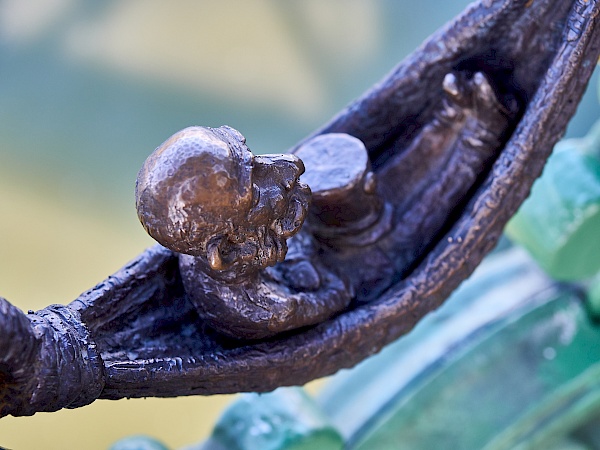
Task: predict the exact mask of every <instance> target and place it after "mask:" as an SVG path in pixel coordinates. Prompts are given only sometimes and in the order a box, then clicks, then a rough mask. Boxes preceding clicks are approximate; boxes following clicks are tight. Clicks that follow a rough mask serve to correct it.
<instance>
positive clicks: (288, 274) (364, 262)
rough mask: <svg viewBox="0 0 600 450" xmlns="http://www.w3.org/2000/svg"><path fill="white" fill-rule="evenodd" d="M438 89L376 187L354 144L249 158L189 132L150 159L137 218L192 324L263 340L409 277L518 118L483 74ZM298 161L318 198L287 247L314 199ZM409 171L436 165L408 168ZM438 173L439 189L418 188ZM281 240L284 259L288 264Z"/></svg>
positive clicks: (240, 142) (203, 131)
mask: <svg viewBox="0 0 600 450" xmlns="http://www.w3.org/2000/svg"><path fill="white" fill-rule="evenodd" d="M443 87H444V94H445V96H444V97H443V99H442V101H441V105H440V106H439V107H438V108H436V111H435V113H434V119H433V121H432V122H431V124H428V125H427V126H426V127H424V128H423V130H421V131H420V133H419V134H418V135H417V136H416V137H415V139H414V140H413V142H412V144H411V148H410V149H408V150H407V153H408V154H409V155H410V156H409V158H406V157H404V156H403V155H397V156H394V157H393V158H391V159H390V161H388V162H387V164H386V166H385V168H383V169H382V170H381V171H380V172H379V174H378V176H376V175H375V174H374V173H373V172H372V170H371V168H370V162H369V159H368V153H367V150H366V148H365V147H364V145H363V144H362V142H360V141H359V140H358V139H356V138H354V137H352V136H349V135H346V134H324V135H321V136H317V137H315V138H313V139H311V140H309V141H308V142H306V143H305V144H304V145H302V146H301V147H299V148H298V150H297V151H296V154H295V155H265V156H258V157H254V156H253V155H252V153H251V152H250V150H249V149H248V147H247V146H246V144H245V138H244V137H243V136H242V135H241V133H239V132H238V131H236V130H234V129H232V128H230V127H220V128H216V129H212V128H204V127H190V128H186V129H185V130H182V131H180V132H178V133H176V134H175V135H174V136H172V137H171V138H169V139H168V140H167V141H166V142H165V143H164V144H163V145H161V146H160V147H158V148H157V149H156V150H155V152H154V153H153V154H152V155H150V156H149V157H148V159H147V160H146V162H145V164H144V166H143V167H142V169H141V170H140V173H139V175H138V180H137V185H136V205H137V209H138V215H139V218H140V221H141V222H142V224H143V225H144V227H145V228H146V230H147V231H148V233H150V235H151V236H153V237H154V238H155V239H156V240H157V241H158V242H159V243H160V244H162V245H164V246H165V247H167V248H169V249H170V250H173V251H174V252H178V253H181V254H180V255H179V268H180V271H181V274H182V281H183V285H184V287H185V290H186V293H187V295H188V296H189V298H190V300H191V301H192V303H193V304H194V306H195V307H196V309H197V310H198V313H199V315H200V317H201V318H202V319H203V320H206V321H207V323H209V324H210V325H211V326H212V327H213V328H215V329H217V330H218V331H219V332H221V333H224V334H226V335H229V336H232V337H237V338H243V339H262V338H266V337H270V336H273V335H276V334H278V333H280V332H283V331H289V330H293V329H296V328H301V327H304V326H308V325H314V324H316V323H319V322H322V321H324V320H326V319H329V318H331V317H332V316H333V315H335V314H336V313H339V312H341V311H342V310H343V309H344V308H345V307H346V306H348V304H349V303H350V301H351V300H352V299H353V298H354V299H355V300H356V301H358V302H365V301H367V300H369V299H373V298H376V297H377V296H379V295H380V294H381V293H382V292H383V291H384V290H385V289H387V288H388V287H389V286H390V284H392V283H393V281H394V279H398V278H400V277H401V276H402V275H403V274H404V273H405V272H406V271H408V270H409V269H410V266H411V264H413V262H414V261H415V260H416V259H417V258H418V257H419V256H420V255H421V253H422V252H423V251H424V249H425V248H427V246H428V245H429V243H430V242H431V241H432V240H433V239H435V238H436V236H437V235H438V233H439V232H440V230H441V229H442V227H443V225H444V223H445V222H446V221H447V220H448V217H449V216H450V215H451V211H452V209H453V208H455V207H456V205H457V204H458V203H460V201H461V199H462V198H463V197H464V196H465V195H466V194H467V192H468V191H469V190H470V189H471V188H472V186H473V185H474V183H475V182H476V180H477V177H478V176H479V174H480V173H481V172H482V171H483V170H486V168H487V166H488V165H489V162H490V161H492V160H493V158H494V157H495V156H496V152H497V150H498V149H499V148H500V145H501V142H502V136H503V134H504V133H505V132H506V130H507V129H508V128H509V126H510V125H511V123H510V121H511V120H512V119H513V118H514V115H515V114H516V113H517V111H518V105H517V104H516V100H515V98H514V96H513V95H512V93H508V94H507V95H506V96H505V98H503V102H504V103H503V102H502V101H501V100H499V99H498V98H497V95H496V93H495V92H494V88H493V87H492V86H491V84H490V82H489V80H488V79H487V77H486V76H485V75H484V74H483V73H481V72H476V73H475V74H473V75H472V76H470V77H468V76H467V75H466V74H464V73H460V74H454V73H449V74H447V75H446V76H445V77H444V82H443ZM298 156H300V157H301V158H302V159H304V160H306V161H307V162H308V163H309V172H308V174H307V175H308V180H309V184H310V185H311V187H313V189H315V191H316V193H315V194H316V195H315V202H314V204H313V205H312V209H311V212H312V214H311V218H310V219H309V225H308V227H307V228H308V229H306V228H305V230H304V233H302V235H301V236H299V237H297V238H292V236H294V235H296V233H298V232H299V231H300V227H301V226H302V223H303V222H304V218H305V215H306V211H307V209H308V198H309V195H310V190H309V189H308V187H307V186H306V185H305V184H303V183H301V182H299V180H298V178H299V177H300V175H301V174H302V173H303V172H304V165H303V163H302V161H301V160H300V159H298ZM407 159H408V160H407ZM419 159H428V160H430V161H435V162H436V165H435V166H434V167H427V168H423V171H428V173H423V172H418V171H414V170H411V169H412V168H413V167H414V166H415V163H414V162H412V163H411V160H413V161H414V160H419ZM434 172H435V176H436V177H437V178H438V179H441V180H442V182H441V183H438V184H443V187H442V188H441V189H440V188H439V187H434V186H436V185H435V184H433V183H431V184H428V183H427V182H426V181H427V176H428V175H429V176H431V174H433V173H434ZM377 178H379V179H381V180H382V182H381V183H379V187H378V183H377V181H376V180H377ZM440 191H441V193H442V194H443V195H440ZM434 197H437V199H436V198H434ZM415 220H417V221H418V224H415V223H414V222H415ZM288 238H292V239H291V240H290V245H291V246H292V248H293V254H294V257H293V258H288V259H287V260H285V257H286V253H287V251H288V249H287V245H286V239H288ZM284 260H285V263H284ZM276 263H282V264H279V265H276ZM269 266H274V267H272V268H269ZM355 293H356V296H355Z"/></svg>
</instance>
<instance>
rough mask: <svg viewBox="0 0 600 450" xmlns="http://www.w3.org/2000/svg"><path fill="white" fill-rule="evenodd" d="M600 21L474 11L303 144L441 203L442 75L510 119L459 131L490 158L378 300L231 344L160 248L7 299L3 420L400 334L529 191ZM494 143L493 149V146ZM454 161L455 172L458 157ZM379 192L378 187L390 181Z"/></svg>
mask: <svg viewBox="0 0 600 450" xmlns="http://www.w3.org/2000/svg"><path fill="white" fill-rule="evenodd" d="M599 12H600V4H599V3H598V2H597V1H594V0H590V1H584V0H571V1H562V0H561V1H557V0H539V1H534V2H531V1H530V0H496V1H487V0H485V1H481V2H479V3H476V4H474V5H472V6H470V7H469V8H468V9H467V10H466V11H465V13H463V14H462V15H461V16H460V17H458V18H457V19H456V20H455V21H454V22H452V23H450V24H449V25H448V26H447V27H446V28H445V29H444V30H443V31H441V32H440V33H438V34H436V35H434V36H433V37H432V38H431V39H430V40H429V41H427V42H426V43H425V44H424V45H423V46H422V47H421V48H420V49H419V50H418V51H417V52H415V54H413V55H412V56H410V57H408V58H407V59H406V60H405V61H404V62H403V63H401V64H400V65H399V66H398V67H397V68H396V69H395V71H394V72H393V73H391V74H390V75H389V76H388V77H387V78H386V79H385V80H384V81H383V82H382V83H380V84H378V85H377V86H375V87H374V88H373V89H372V90H371V91H369V92H368V93H367V94H366V95H365V96H364V97H362V98H361V99H359V100H358V101H356V102H354V103H353V104H352V105H351V106H350V107H349V108H348V109H347V110H345V111H343V112H342V113H341V114H340V115H339V116H338V117H336V118H335V119H334V120H333V121H332V122H330V123H329V124H328V125H326V126H325V127H323V128H322V129H321V130H319V131H318V132H317V133H315V135H313V136H312V137H315V136H317V135H323V134H330V133H343V134H347V135H351V136H354V137H355V138H357V139H359V140H360V141H361V142H362V143H363V144H364V146H365V148H366V149H367V152H368V155H369V162H370V164H371V165H372V168H373V173H374V174H375V176H377V177H378V178H380V179H381V178H382V177H383V178H385V176H384V175H385V173H386V171H387V170H388V169H387V167H388V166H389V163H390V162H391V161H394V159H405V160H406V161H410V160H412V161H413V163H410V164H408V165H407V166H406V167H407V168H408V169H407V170H406V171H405V173H408V174H409V175H410V174H414V176H415V178H414V180H415V182H417V184H418V182H420V181H421V180H422V181H423V185H424V186H425V187H431V190H429V189H424V190H423V189H419V186H416V185H415V186H412V187H411V189H410V192H420V193H421V194H422V195H423V197H419V195H417V197H416V198H423V199H424V198H426V197H427V196H428V197H429V198H430V199H434V200H436V201H437V200H438V199H441V198H443V196H442V194H443V193H444V192H445V190H444V186H446V185H447V184H445V183H446V182H445V181H444V180H446V181H447V180H449V179H450V177H451V176H452V173H447V174H446V177H445V178H443V179H438V178H437V177H436V169H435V164H436V162H439V161H443V160H444V158H443V157H442V158H440V159H437V158H436V156H439V155H428V156H424V158H425V159H422V158H419V157H417V156H416V155H418V154H419V152H418V151H417V150H418V149H419V148H421V147H419V146H414V145H413V142H416V139H419V136H423V137H424V136H426V134H423V131H424V130H426V129H427V127H428V126H430V125H431V124H434V123H435V120H438V119H439V113H437V112H436V111H439V105H440V103H441V100H440V99H441V98H442V96H443V95H444V94H443V92H444V86H445V85H446V91H447V92H448V91H449V93H450V94H452V92H453V88H452V84H453V83H452V80H451V79H450V80H447V81H446V82H444V79H445V78H446V77H447V76H448V74H454V76H455V77H456V78H457V80H459V85H462V84H461V83H463V81H460V80H463V78H462V77H464V79H465V80H467V81H468V80H477V77H476V76H475V74H476V73H478V72H482V73H483V74H485V76H486V77H487V78H488V79H489V80H490V84H491V85H492V86H493V88H494V89H495V91H496V94H495V95H496V97H497V98H498V99H499V101H500V103H501V104H503V105H504V106H503V108H504V110H506V111H505V112H507V113H508V114H504V115H503V116H502V117H499V116H497V115H496V116H495V117H496V118H495V119H493V121H494V124H495V121H496V120H499V119H501V120H503V121H504V123H503V125H502V126H501V127H499V128H498V129H497V130H495V131H494V132H493V133H492V134H491V136H490V139H489V140H486V139H480V140H481V142H482V145H483V146H482V147H481V146H479V143H478V142H476V141H473V142H469V141H468V139H464V140H463V138H464V137H465V136H463V137H461V135H460V133H459V134H458V135H456V134H455V142H462V144H460V145H463V146H464V149H465V150H466V151H467V153H466V154H469V153H468V152H469V151H472V150H474V149H476V148H480V149H481V150H483V152H482V153H480V154H479V153H477V154H476V155H477V156H478V157H482V158H483V159H482V161H483V162H484V164H483V165H482V166H479V167H478V168H477V169H476V171H475V172H474V173H472V174H471V175H469V176H468V177H466V179H467V182H466V183H465V184H464V185H462V184H461V183H458V184H457V185H456V186H458V187H459V188H460V189H458V190H456V191H453V192H454V194H453V195H454V199H453V200H452V199H448V202H447V204H448V205H451V206H452V209H451V212H450V214H443V215H440V216H438V217H437V219H436V220H441V221H440V222H437V224H435V226H433V227H432V229H435V230H438V232H437V233H436V234H435V236H433V235H429V236H428V237H429V239H426V240H424V241H422V242H421V245H420V246H419V248H420V252H418V254H416V255H413V256H414V259H413V260H412V262H410V263H409V264H408V265H405V264H402V263H400V265H401V266H402V267H403V268H404V269H403V271H397V270H395V271H394V273H393V274H392V276H391V277H386V280H388V281H385V283H388V282H391V284H390V286H389V287H388V288H387V289H384V290H383V291H382V292H381V293H380V295H379V294H378V295H377V296H376V298H374V299H372V300H371V299H368V298H367V300H369V302H367V303H365V302H361V301H356V302H353V303H351V304H350V305H349V307H347V308H346V309H345V310H344V311H343V313H341V314H338V315H336V316H335V317H333V318H332V319H330V320H327V321H324V322H321V323H318V324H316V325H314V326H311V327H308V328H301V329H298V330H295V331H294V330H292V331H287V332H285V333H283V334H281V335H277V336H275V337H271V338H267V339H262V340H259V341H256V342H251V341H246V340H238V339H231V338H228V337H226V336H223V335H222V334H220V333H216V332H214V331H213V330H212V329H211V328H210V327H208V326H206V323H205V322H204V321H202V320H201V319H200V318H199V317H198V314H197V312H196V309H195V307H194V306H193V305H192V304H191V302H190V299H189V298H188V295H187V294H186V292H185V290H184V284H183V282H182V280H181V275H182V274H181V273H180V271H179V267H178V259H177V256H176V255H175V254H173V253H172V252H171V251H169V250H166V249H164V248H160V247H155V248H152V249H150V250H148V251H147V252H145V253H143V254H142V255H141V256H140V257H139V258H138V259H136V260H135V261H133V262H132V263H131V264H129V265H127V266H126V267H125V268H123V269H122V270H121V271H120V272H118V273H116V274H115V275H114V276H112V277H110V278H109V279H107V280H106V281H105V282H103V283H101V284H99V285H98V286H97V287H95V288H94V289H92V290H90V291H88V292H86V293H84V294H83V295H82V296H81V297H80V298H78V299H77V300H76V301H74V302H73V303H71V304H70V305H67V306H53V307H49V308H46V309H44V310H42V311H39V312H38V313H34V312H31V314H28V315H25V314H23V313H22V312H21V311H19V310H18V309H17V308H14V307H12V305H10V304H9V303H8V302H6V301H5V300H1V301H0V311H1V312H2V314H0V324H1V326H0V348H3V349H5V348H6V349H9V351H6V352H4V353H3V354H1V355H0V374H1V375H0V416H3V415H6V414H13V415H28V414H33V413H35V412H37V411H53V410H56V409H59V408H62V407H78V406H82V405H84V404H87V403H89V402H91V401H93V400H94V399H96V398H112V399H116V398H123V397H143V396H151V395H152V396H177V395H193V394H213V393H225V392H238V391H268V390H271V389H273V388H275V387H277V386H280V385H291V384H302V383H304V382H306V381H308V380H310V379H313V378H316V377H319V376H323V375H327V374H330V373H333V372H335V371H337V370H339V369H340V368H343V367H349V366H352V365H354V364H355V363H357V362H358V361H360V360H362V359H363V358H365V357H367V356H369V355H371V354H373V353H375V352H377V351H378V350H379V349H381V348H382V346H384V345H385V344H386V343H389V342H390V341H392V340H393V339H395V338H397V337H398V336H400V335H402V334H404V333H406V332H408V331H409V330H410V329H411V328H412V327H413V326H414V325H415V323H416V322H417V321H418V320H419V318H420V317H422V316H423V315H424V314H426V313H427V312H428V311H430V310H432V309H434V308H435V307H436V306H438V305H439V304H440V303H441V302H442V301H443V300H444V299H445V298H446V297H447V295H448V294H449V293H450V292H451V291H452V290H453V289H454V288H456V286H457V285H458V284H459V283H460V282H461V281H462V280H463V279H464V278H466V277H467V276H468V275H469V274H470V273H471V272H472V270H473V269H474V267H475V266H476V265H477V264H478V263H479V262H480V261H481V259H482V258H483V256H484V255H485V253H487V252H488V251H489V250H490V249H491V248H492V247H493V246H494V244H495V242H496V240H497V238H498V236H499V235H500V232H501V230H502V227H503V225H504V223H505V222H506V221H507V220H508V218H509V217H510V216H511V215H512V214H513V213H514V212H515V210H516V209H517V207H518V205H519V204H520V203H521V201H522V200H523V199H524V198H525V197H526V196H527V193H528V191H529V188H530V186H531V183H532V182H533V180H534V179H535V178H536V177H537V176H538V175H539V173H540V172H541V169H542V167H543V163H544V161H545V158H546V157H547V156H548V154H549V152H550V150H551V148H552V146H553V144H554V143H555V142H556V141H557V140H558V138H559V137H560V136H561V134H562V133H563V131H564V128H565V126H566V123H567V120H568V118H569V117H570V116H571V115H572V114H573V112H574V110H575V107H576V104H577V102H578V100H579V98H580V96H581V94H582V92H583V90H584V88H585V85H586V83H587V80H588V79H589V76H590V74H591V72H592V69H593V67H594V65H595V63H596V61H597V58H598V54H599V52H600V42H599V38H598V36H599V34H598V33H600V31H598V30H599V28H598V24H597V22H598V20H599V19H598V14H599ZM544 24H552V26H545V25H544ZM451 76H452V75H451ZM514 106H516V109H515V108H514ZM466 109H467V110H468V109H469V108H466ZM501 110H502V108H501V109H500V110H499V111H501ZM480 112H481V111H480ZM469 117H470V119H468V120H467V121H471V122H470V123H474V124H475V127H477V126H478V124H482V123H483V124H486V123H487V112H485V111H483V115H478V114H476V115H474V116H473V115H469ZM436 118H437V119H436ZM505 118H506V119H508V120H505ZM472 120H475V122H473V121H472ZM484 128H486V127H484ZM482 131H485V130H484V129H482ZM442 137H443V136H442ZM481 137H483V138H485V137H486V135H485V133H483V134H481ZM307 142H308V141H305V143H307ZM490 142H491V143H492V144H494V143H497V144H498V146H497V147H496V148H494V149H489V150H488V149H487V144H489V143H490ZM473 144H475V145H473ZM494 145H495V144H494ZM301 146H302V144H300V145H299V146H298V147H297V148H295V149H293V150H292V153H294V152H296V151H298V152H300V151H301V150H300V147H301ZM468 146H471V148H469V147H468ZM442 148H444V149H448V148H458V147H452V146H450V145H446V146H443V147H442ZM459 154H463V153H460V152H459ZM486 155H487V156H486ZM456 162H457V165H456V166H455V167H462V163H461V162H460V157H459V158H458V159H457V160H456ZM485 162H487V164H486V163H485ZM306 163H307V167H308V165H309V161H308V160H307V161H306ZM477 164H479V163H476V165H477ZM428 168H432V169H431V170H429V169H428ZM367 174H368V171H367ZM365 176H366V175H365ZM367 178H368V177H367ZM379 184H380V190H379V191H378V192H379V193H381V192H382V190H384V188H383V187H381V186H382V185H383V184H385V183H381V182H380V183H379ZM421 187H422V186H421ZM396 194H397V193H396V192H391V193H389V198H386V196H385V195H383V200H384V205H383V206H382V210H381V211H382V212H381V211H380V212H381V214H383V215H380V216H377V218H378V219H377V220H382V221H381V222H378V223H380V225H378V226H379V227H380V228H378V231H377V233H376V234H379V238H378V242H382V239H385V236H386V233H388V234H389V235H390V236H391V234H390V233H391V232H388V231H386V222H385V210H386V208H385V202H391V201H392V200H393V201H396V202H398V201H400V200H401V199H399V198H396V197H394V198H391V197H392V196H396ZM412 204H413V205H419V204H420V203H419V202H418V201H415V202H413V203H412ZM425 204H426V205H429V206H431V205H430V204H429V203H427V202H426V203H425ZM400 209H401V208H398V207H397V206H395V208H394V210H395V211H399V210H400ZM446 211H447V210H446ZM434 212H435V210H434ZM315 214H316V213H315ZM316 215H317V217H318V214H316ZM309 216H312V213H310V214H309ZM423 217H425V216H419V208H416V209H415V210H413V212H411V214H410V217H407V219H410V220H407V221H406V223H410V225H407V227H408V229H410V231H411V233H412V232H415V233H417V235H418V232H419V229H421V228H422V219H423ZM310 220H313V219H310ZM315 220H316V219H315ZM375 222H377V221H375ZM375 222H373V223H375ZM315 223H317V222H315ZM308 225H310V224H308ZM317 225H318V223H317ZM317 225H315V227H317ZM359 228H360V227H359ZM325 234H326V233H325ZM350 234H352V233H350ZM316 235H318V233H316ZM358 235H360V233H358ZM411 235H412V234H411ZM298 236H301V235H298ZM333 247H335V245H334V246H333ZM395 248H396V247H395V246H394V249H395ZM365 249H366V253H364V254H363V253H359V254H358V256H357V257H362V255H364V257H365V259H366V258H367V256H368V252H369V251H371V249H372V247H371V246H370V245H368V246H366V247H365ZM352 251H354V250H352ZM336 252H339V250H336V251H331V252H329V251H327V252H325V250H324V251H323V253H321V254H320V255H322V259H320V261H321V262H324V263H325V262H327V264H328V265H331V266H335V265H336V264H337V263H336V262H335V261H337V260H336V258H335V257H334V256H335V255H336ZM320 258H321V256H320ZM214 261H215V264H216V265H218V258H217V259H214ZM405 262H406V261H405ZM342 269H343V268H342ZM342 272H343V270H342ZM353 276H354V274H352V277H349V280H350V281H351V282H352V283H354V282H356V281H355V280H354V278H353ZM363 276H364V275H360V274H359V278H360V277H363ZM378 283H379V281H378V280H376V281H375V283H374V286H375V287H374V288H373V289H371V288H369V289H368V292H374V291H375V290H376V288H377V286H379V284H378ZM385 283H382V284H381V285H384V284H385ZM358 285H361V284H360V283H359V284H358ZM368 292H365V293H364V294H363V295H368ZM359 297H360V294H359V293H357V294H356V298H357V299H358V298H359ZM32 368H33V369H32Z"/></svg>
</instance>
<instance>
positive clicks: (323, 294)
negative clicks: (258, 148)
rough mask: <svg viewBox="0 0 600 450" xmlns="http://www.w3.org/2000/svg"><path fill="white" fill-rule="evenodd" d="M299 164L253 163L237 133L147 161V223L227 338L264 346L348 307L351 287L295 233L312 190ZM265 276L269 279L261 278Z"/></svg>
mask: <svg viewBox="0 0 600 450" xmlns="http://www.w3.org/2000/svg"><path fill="white" fill-rule="evenodd" d="M302 172H304V166H303V164H302V162H301V161H300V160H299V159H298V158H297V157H295V156H293V155H263V156H257V157H254V156H253V155H252V153H251V152H250V150H249V149H248V147H247V146H246V145H245V139H244V137H243V136H242V135H241V134H240V133H239V132H237V131H236V130H234V129H232V128H230V127H220V128H216V129H212V128H204V127H191V128H187V129H185V130H182V131H180V132H179V133H176V134H175V135H174V136H172V137H171V138H169V139H168V140H167V141H166V142H165V143H164V144H163V145H161V146H160V147H159V148H158V149H156V151H155V152H154V153H153V154H152V155H151V156H150V157H149V158H148V160H146V163H145V164H144V167H143V168H142V170H141V171H140V174H139V176H138V182H137V189H136V200H137V202H136V204H137V209H138V214H139V217H140V220H141V222H142V224H144V227H145V228H146V230H148V232H149V233H150V234H151V235H152V236H153V237H155V238H156V239H157V240H158V242H160V243H161V244H163V245H164V246H166V247H168V248H170V249H171V250H173V251H178V252H180V253H183V254H181V255H180V256H179V268H180V271H181V274H182V281H183V284H184V286H185V289H186V292H187V294H188V296H189V298H190V300H191V302H192V303H193V304H194V306H195V307H196V309H197V310H198V313H199V315H200V317H201V318H202V319H203V320H206V321H207V322H208V323H209V324H211V325H212V326H213V328H216V329H217V330H219V331H220V332H221V333H224V334H227V335H229V336H233V337H238V338H246V339H261V338H265V337H269V336H272V335H274V334H277V333H280V332H283V331H287V330H291V329H295V328H299V327H302V326H307V325H314V324H315V323H319V322H322V321H323V320H326V319H328V318H330V317H331V316H332V315H333V314H334V313H336V312H339V311H341V310H342V309H343V308H344V307H346V306H347V305H348V303H349V302H350V298H351V296H350V293H349V291H348V288H347V286H346V285H345V283H343V282H342V281H341V280H340V278H339V277H337V276H336V275H335V274H334V273H332V272H331V271H330V270H328V269H327V268H326V267H325V266H324V265H323V264H322V263H320V262H319V260H318V258H317V256H316V247H315V245H314V243H313V242H312V240H311V237H310V236H308V235H304V236H302V237H299V238H298V239H294V240H292V244H291V245H292V249H293V253H295V254H296V255H297V258H296V259H294V258H288V260H287V261H286V264H283V265H279V266H276V267H275V268H271V269H267V268H268V267H269V266H274V265H275V264H276V263H277V262H279V263H282V262H283V261H284V258H285V256H286V253H287V252H288V247H287V244H286V239H288V238H291V237H292V236H293V235H295V234H296V233H298V231H299V230H300V227H301V226H302V223H303V222H304V218H305V215H306V211H307V209H308V200H309V196H310V190H309V188H308V187H307V186H306V185H305V184H303V183H300V182H299V181H298V177H299V176H300V174H301V173H302ZM263 269H266V270H263Z"/></svg>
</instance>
